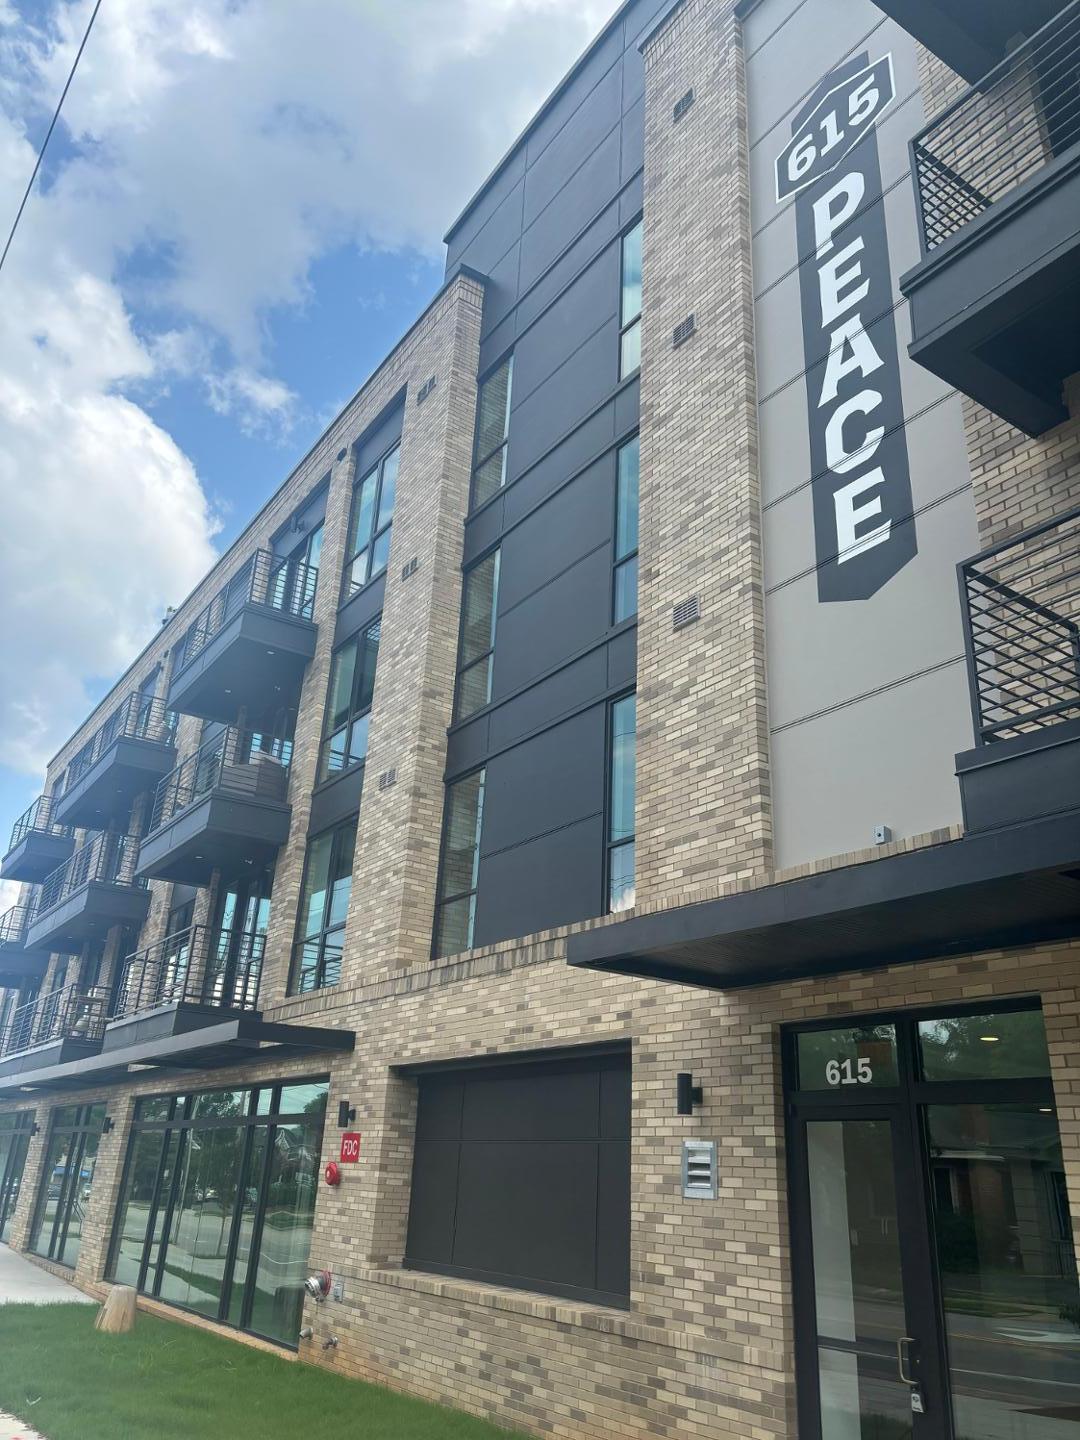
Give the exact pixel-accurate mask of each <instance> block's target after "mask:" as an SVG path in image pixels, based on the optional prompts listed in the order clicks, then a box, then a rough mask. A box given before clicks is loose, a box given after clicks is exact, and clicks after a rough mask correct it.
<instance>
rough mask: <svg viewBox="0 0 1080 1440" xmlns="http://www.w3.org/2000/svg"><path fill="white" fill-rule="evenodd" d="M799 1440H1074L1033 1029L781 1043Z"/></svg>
mask: <svg viewBox="0 0 1080 1440" xmlns="http://www.w3.org/2000/svg"><path fill="white" fill-rule="evenodd" d="M786 1068H787V1083H788V1101H789V1108H788V1115H789V1144H790V1158H791V1203H792V1232H793V1241H794V1260H795V1266H794V1269H795V1283H796V1309H797V1316H796V1323H797V1336H798V1340H797V1352H798V1366H799V1406H800V1434H801V1435H802V1436H803V1437H805V1440H811V1437H812V1440H1080V1290H1078V1286H1077V1272H1076V1261H1075V1256H1074V1251H1073V1243H1072V1232H1071V1222H1070V1216H1069V1206H1068V1198H1067V1195H1066V1186H1065V1169H1064V1162H1063V1159H1062V1150H1061V1139H1060V1134H1059V1131H1058V1122H1057V1115H1056V1111H1055V1107H1054V1099H1053V1090H1052V1086H1051V1082H1050V1075H1049V1060H1048V1056H1047V1051H1046V1040H1045V1032H1044V1028H1043V1020H1042V1013H1041V1011H1040V1010H1039V1009H1038V1008H1033V1007H1031V1006H1030V1005H1027V1006H1023V1007H1021V1006H1012V1007H1008V1006H1000V1007H998V1008H997V1009H996V1010H994V1011H991V1012H988V1011H982V1012H978V1013H970V1012H969V1013H966V1014H962V1013H951V1014H943V1015H936V1016H928V1017H897V1018H896V1019H895V1020H888V1021H882V1020H879V1019H875V1020H874V1021H872V1022H869V1023H866V1024H850V1023H849V1024H847V1025H845V1026H841V1027H837V1026H836V1025H835V1023H834V1024H833V1025H832V1027H831V1028H828V1029H825V1028H816V1029H808V1030H800V1031H796V1032H793V1033H792V1034H791V1035H790V1036H789V1037H788V1042H787V1054H786Z"/></svg>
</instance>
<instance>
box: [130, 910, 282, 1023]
mask: <svg viewBox="0 0 1080 1440" xmlns="http://www.w3.org/2000/svg"><path fill="white" fill-rule="evenodd" d="M265 945H266V937H265V936H264V935H261V934H257V933H255V932H254V931H233V930H215V929H211V928H210V927H209V926H207V925H191V926H189V927H188V928H187V929H186V930H178V931H177V932H176V934H175V935H168V936H166V937H165V939H164V940H159V941H158V943H157V944H156V945H149V946H147V947H146V949H145V950H138V951H136V952H135V953H134V954H133V955H129V956H128V958H127V960H126V961H125V962H124V974H123V978H122V980H121V984H120V992H119V996H118V998H117V1002H116V1012H115V1016H114V1018H115V1019H117V1020H122V1019H126V1018H128V1017H130V1016H132V1015H139V1014H142V1013H144V1012H145V1011H148V1010H154V1009H157V1007H158V1006H160V1005H170V1004H175V1003H176V1002H179V1001H186V1002H188V1003H189V1004H195V1005H209V1006H213V1007H217V1008H220V1009H223V1010H254V1009H255V1008H256V1006H257V1004H258V999H259V982H260V980H261V978H262V962H263V951H264V949H265Z"/></svg>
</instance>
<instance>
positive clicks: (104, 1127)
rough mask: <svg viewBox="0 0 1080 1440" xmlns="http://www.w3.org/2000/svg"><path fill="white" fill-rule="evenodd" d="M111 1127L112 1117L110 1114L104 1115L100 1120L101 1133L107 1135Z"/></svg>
mask: <svg viewBox="0 0 1080 1440" xmlns="http://www.w3.org/2000/svg"><path fill="white" fill-rule="evenodd" d="M112 1128H113V1118H112V1116H111V1115H106V1116H105V1118H104V1120H102V1122H101V1133H102V1134H103V1135H108V1133H109V1131H110V1130H111V1129H112Z"/></svg>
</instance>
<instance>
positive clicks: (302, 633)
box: [168, 550, 318, 723]
mask: <svg viewBox="0 0 1080 1440" xmlns="http://www.w3.org/2000/svg"><path fill="white" fill-rule="evenodd" d="M317 579H318V571H317V570H316V569H315V568H314V567H313V566H310V565H306V564H304V563H302V562H301V561H297V560H282V559H281V558H280V557H279V556H276V555H272V554H271V553H270V551H268V550H257V551H256V552H255V554H254V555H252V556H251V558H250V559H249V560H248V562H247V563H246V564H245V565H244V567H243V568H242V569H241V570H240V571H239V573H238V574H236V575H234V576H233V578H232V579H231V580H230V581H229V583H228V585H226V586H225V587H224V588H223V589H222V590H220V591H219V592H218V594H217V595H215V596H214V598H213V600H211V602H210V604H209V605H208V606H207V607H206V609H205V610H204V611H203V612H202V614H201V615H200V616H199V617H198V618H197V619H196V620H195V622H194V624H192V625H191V626H190V628H189V629H188V630H187V631H186V632H185V634H184V635H183V636H182V638H181V639H180V640H179V641H178V642H177V645H176V647H175V651H174V660H173V671H172V680H171V683H170V685H169V700H168V703H169V708H170V709H171V710H178V711H180V712H182V713H183V714H185V715H199V716H201V717H202V718H203V719H205V720H221V721H225V722H226V723H227V722H229V721H233V720H235V719H236V718H237V716H238V714H239V712H240V710H241V709H243V710H244V711H245V712H246V715H247V718H248V720H249V721H251V722H252V723H259V722H261V721H267V720H269V719H270V718H271V717H273V716H275V715H277V714H279V713H280V712H281V711H282V710H289V709H293V708H295V706H296V701H297V699H298V697H299V693H300V685H301V683H302V681H303V677H304V670H305V669H306V667H307V664H308V661H309V660H310V659H311V657H312V655H313V654H314V653H315V625H314V623H313V619H312V617H313V614H314V604H315V586H316V581H317Z"/></svg>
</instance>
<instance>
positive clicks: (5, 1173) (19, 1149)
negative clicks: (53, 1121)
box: [0, 1110, 34, 1243]
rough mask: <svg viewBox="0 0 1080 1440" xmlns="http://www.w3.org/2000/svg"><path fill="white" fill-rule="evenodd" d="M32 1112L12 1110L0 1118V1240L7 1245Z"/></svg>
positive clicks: (27, 1142) (19, 1186)
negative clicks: (11, 1112) (12, 1111)
mask: <svg viewBox="0 0 1080 1440" xmlns="http://www.w3.org/2000/svg"><path fill="white" fill-rule="evenodd" d="M33 1123H34V1112H33V1111H32V1110H16V1111H15V1112H14V1113H13V1114H10V1115H0V1240H3V1241H4V1242H5V1243H6V1242H7V1240H8V1238H9V1236H10V1233H11V1221H12V1217H13V1216H14V1214H15V1206H16V1205H17V1204H18V1203H19V1190H20V1188H21V1186H22V1177H23V1167H24V1166H25V1165H26V1151H27V1148H28V1147H29V1144H30V1127H31V1125H33Z"/></svg>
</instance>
